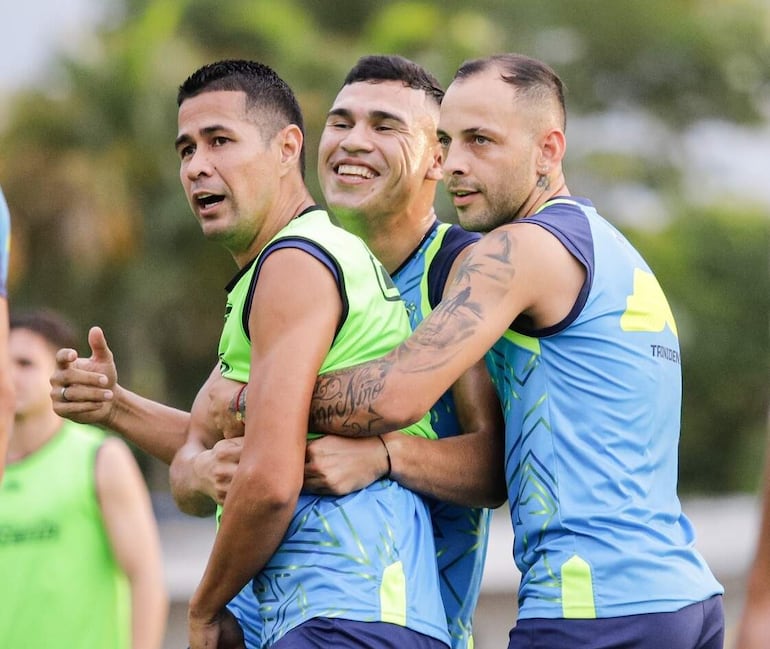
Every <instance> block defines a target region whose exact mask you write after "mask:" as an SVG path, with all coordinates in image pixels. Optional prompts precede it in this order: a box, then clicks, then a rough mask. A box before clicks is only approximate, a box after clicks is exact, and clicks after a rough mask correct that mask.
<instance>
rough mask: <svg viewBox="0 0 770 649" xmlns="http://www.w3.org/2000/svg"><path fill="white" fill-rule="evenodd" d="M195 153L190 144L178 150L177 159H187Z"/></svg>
mask: <svg viewBox="0 0 770 649" xmlns="http://www.w3.org/2000/svg"><path fill="white" fill-rule="evenodd" d="M194 151H195V147H194V146H192V145H191V144H188V145H187V146H183V147H181V148H180V149H179V157H180V158H187V157H188V156H191V155H192V154H193V153H194Z"/></svg>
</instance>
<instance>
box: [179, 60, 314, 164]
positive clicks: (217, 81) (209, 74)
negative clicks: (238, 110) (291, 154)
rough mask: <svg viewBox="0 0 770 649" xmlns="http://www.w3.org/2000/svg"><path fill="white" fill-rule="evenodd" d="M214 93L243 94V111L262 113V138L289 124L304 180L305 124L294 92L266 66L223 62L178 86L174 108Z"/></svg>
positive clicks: (208, 67)
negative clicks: (295, 133)
mask: <svg viewBox="0 0 770 649" xmlns="http://www.w3.org/2000/svg"><path fill="white" fill-rule="evenodd" d="M216 90H233V91H241V92H244V93H245V94H246V108H247V109H248V110H251V109H254V108H258V109H259V110H260V111H262V113H263V118H264V121H263V124H264V126H265V128H266V129H267V130H266V133H265V134H266V136H267V137H269V138H272V137H273V136H274V135H275V134H276V133H278V131H280V130H281V129H282V128H284V127H285V126H288V125H289V124H296V125H297V126H298V127H299V129H300V131H302V136H303V141H302V151H301V152H300V160H299V165H300V171H301V173H302V177H303V178H304V176H305V142H304V136H305V121H304V118H303V117H302V109H301V108H300V107H299V103H298V102H297V98H296V97H295V95H294V91H293V90H292V89H291V88H290V87H289V84H287V83H286V82H285V81H284V80H283V79H282V78H281V77H279V76H278V74H277V73H276V72H275V70H273V69H272V68H271V67H270V66H267V65H265V64H264V63H258V62H257V61H246V60H242V59H227V60H223V61H217V62H216V63H209V64H207V65H204V66H203V67H201V68H198V69H197V70H196V71H195V72H193V73H192V74H191V75H190V76H189V77H187V79H186V80H185V81H184V83H182V85H181V86H179V91H178V93H177V97H176V103H177V106H181V105H182V102H184V101H185V99H190V98H191V97H195V96H196V95H199V94H201V93H204V92H213V91H216Z"/></svg>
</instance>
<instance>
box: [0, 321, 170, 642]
mask: <svg viewBox="0 0 770 649" xmlns="http://www.w3.org/2000/svg"><path fill="white" fill-rule="evenodd" d="M76 342H77V340H76V338H75V336H74V333H73V330H72V328H71V326H70V325H69V323H68V322H67V321H66V320H64V319H63V318H62V317H61V316H60V315H59V314H56V313H54V312H52V311H48V310H38V311H30V312H21V313H18V314H17V313H14V314H13V315H12V317H11V321H10V334H9V350H10V358H11V377H12V380H13V383H14V387H15V393H16V401H15V417H14V423H13V429H12V431H11V436H10V442H9V446H8V456H7V460H6V466H5V469H6V475H5V478H4V480H3V482H2V484H1V485H0V530H1V533H0V584H2V588H1V589H0V638H1V639H2V640H1V641H0V642H1V643H2V645H3V647H8V648H9V649H21V648H22V647H34V648H35V649H38V648H43V647H73V648H74V647H77V648H78V649H160V648H161V646H162V642H163V637H164V633H165V628H166V619H167V615H168V599H167V594H166V590H165V584H164V575H163V565H162V556H161V547H160V539H159V535H158V529H157V525H156V521H155V518H154V516H153V512H152V506H151V503H150V496H149V493H148V491H147V487H146V485H145V483H144V479H143V477H142V474H141V472H140V470H139V467H138V465H137V463H136V460H135V459H134V456H133V455H132V454H131V451H130V450H129V449H128V447H127V446H126V444H125V443H124V442H123V441H122V440H120V439H117V438H114V437H107V436H106V435H105V434H104V433H103V432H102V431H101V430H99V429H97V428H95V427H93V426H87V425H83V424H78V423H74V422H71V421H68V420H65V419H62V418H61V417H59V416H58V415H57V414H56V413H55V412H54V411H53V408H52V405H51V397H50V385H49V378H50V376H51V374H52V373H53V371H54V369H55V367H56V361H55V357H56V352H57V350H58V349H59V348H60V347H75V346H76ZM63 392H64V394H63V397H64V398H66V389H64V390H63Z"/></svg>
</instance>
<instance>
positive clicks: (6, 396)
mask: <svg viewBox="0 0 770 649" xmlns="http://www.w3.org/2000/svg"><path fill="white" fill-rule="evenodd" d="M10 250H11V216H10V214H9V213H8V205H6V202H5V197H4V196H3V190H2V189H0V480H2V479H3V470H4V469H5V451H6V448H7V446H8V438H9V437H10V436H11V426H12V425H13V383H12V382H11V371H10V361H9V359H8V286H7V280H8V256H9V253H10Z"/></svg>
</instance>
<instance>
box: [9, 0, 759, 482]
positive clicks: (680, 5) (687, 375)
mask: <svg viewBox="0 0 770 649" xmlns="http://www.w3.org/2000/svg"><path fill="white" fill-rule="evenodd" d="M102 8H103V18H101V19H100V21H99V23H98V25H97V26H96V27H95V28H94V31H93V33H92V34H90V35H89V38H88V39H87V44H86V43H85V42H84V44H83V46H82V47H77V46H74V47H73V46H69V47H67V49H66V53H64V52H60V53H59V54H58V55H57V57H56V59H55V61H54V62H53V64H52V65H51V66H50V69H48V70H47V73H46V75H45V77H44V79H43V81H41V82H39V83H35V84H34V85H29V86H24V87H21V88H20V89H18V90H14V91H13V92H12V93H6V94H4V96H2V98H0V151H2V155H0V185H2V187H3V189H4V191H5V194H6V197H7V200H8V203H9V205H10V207H11V211H12V215H13V243H12V255H11V273H10V298H11V305H12V308H21V307H26V306H33V305H47V306H51V307H55V308H58V309H61V310H63V311H64V312H66V313H67V314H68V315H69V316H71V317H72V318H73V319H74V320H75V321H76V322H77V323H78V324H79V325H81V327H82V329H83V332H84V339H83V346H82V349H81V351H82V352H83V353H87V351H88V348H87V345H86V342H85V331H86V330H87V327H88V326H89V325H91V324H100V325H101V326H103V328H104V329H105V331H106V333H107V338H108V340H109V341H110V343H111V345H112V347H113V350H114V351H115V354H116V358H117V360H118V369H119V373H120V380H121V382H122V383H123V384H124V385H126V386H127V387H130V388H132V389H134V390H137V391H139V392H141V393H143V394H145V395H147V396H151V397H153V398H156V399H160V400H163V401H166V402H167V403H170V404H172V405H175V406H178V407H181V408H185V409H187V408H189V406H190V404H191V402H192V398H193V396H194V394H195V392H196V391H197V388H198V387H199V386H200V384H201V383H202V381H203V380H204V378H205V377H206V376H207V374H208V372H209V371H210V369H211V367H212V366H213V364H214V362H215V361H216V343H217V340H218V335H219V331H220V326H221V324H222V314H223V309H222V307H223V305H224V291H223V289H224V286H225V284H226V283H227V281H228V280H229V279H230V277H231V276H232V274H233V273H234V271H235V266H234V263H233V261H232V259H231V258H230V257H229V255H228V253H227V252H225V251H224V250H223V249H220V248H218V247H217V246H215V245H213V244H211V243H207V242H206V241H205V240H204V239H203V237H202V236H201V234H200V231H199V228H198V226H197V225H196V223H195V220H194V218H193V216H192V215H191V213H190V211H189V208H188V206H187V204H186V202H185V199H184V196H183V193H182V190H181V186H180V184H179V180H178V173H177V172H178V161H177V158H176V155H175V152H174V147H173V141H174V137H175V135H176V104H175V95H176V89H177V86H178V85H179V83H181V81H183V80H184V78H185V77H186V76H187V75H188V74H189V73H190V72H192V71H193V70H194V69H195V68H197V67H198V66H199V65H201V64H203V63H206V62H210V61H213V60H216V59H220V58H229V57H238V58H252V59H257V60H261V61H263V62H265V63H267V64H269V65H271V66H273V67H275V68H276V69H277V71H278V72H279V74H281V75H282V76H283V77H284V78H285V79H286V80H287V81H288V82H289V83H290V84H291V85H292V87H293V88H294V89H295V91H296V92H297V95H298V97H299V100H300V103H301V105H302V107H303V109H304V111H305V116H306V122H307V124H306V126H307V134H308V138H307V139H308V142H307V146H308V162H309V165H308V183H309V185H310V187H311V189H312V190H313V192H314V194H315V195H316V197H317V198H318V199H319V202H320V199H321V195H320V191H319V190H318V183H317V180H316V177H315V156H316V144H317V140H318V136H319V133H320V130H321V127H322V124H323V122H324V119H325V113H326V110H327V109H328V107H329V106H330V104H331V101H332V99H333V97H334V95H335V94H336V92H337V90H338V88H339V84H340V82H341V80H342V78H343V77H344V75H345V73H346V72H347V70H348V69H349V68H350V67H351V66H352V65H353V63H354V62H355V61H356V59H357V58H358V57H359V56H360V55H362V54H367V53H399V54H402V55H405V56H407V57H410V58H412V59H414V60H416V61H418V62H420V63H422V64H424V65H425V66H427V67H428V68H430V69H431V70H432V71H433V72H434V73H435V74H436V76H437V77H438V78H439V79H440V80H441V81H442V83H444V84H447V83H449V81H450V80H451V77H452V74H453V72H454V70H455V69H456V68H457V66H458V65H459V64H460V63H461V62H462V61H463V60H465V59H467V58H472V57H476V56H482V55H485V54H490V53H494V52H502V51H518V52H523V53H526V54H529V55H532V56H536V57H538V58H542V59H543V60H545V61H547V62H549V63H550V64H551V65H553V66H554V67H555V68H556V70H557V71H558V72H559V73H560V75H561V76H562V78H563V79H564V81H565V82H566V84H567V87H568V96H567V101H568V110H569V115H570V116H569V125H568V129H567V138H568V153H567V159H566V164H565V169H566V175H567V180H568V184H569V186H570V189H571V190H572V192H573V193H575V194H578V195H585V196H588V197H589V198H591V199H592V200H593V202H594V203H595V204H596V205H597V207H598V209H599V211H600V213H602V214H603V215H604V216H606V217H607V218H609V219H610V220H611V221H613V222H614V223H615V224H616V225H617V226H618V227H620V228H621V229H622V230H623V231H624V232H625V233H626V234H627V235H628V236H629V237H630V239H631V240H632V241H633V242H634V243H636V244H637V245H638V247H639V248H640V249H641V251H642V252H643V254H645V256H646V257H647V259H648V261H649V262H650V263H651V265H652V267H653V269H655V271H656V273H657V275H658V277H659V280H660V282H661V284H662V286H663V288H664V290H665V291H666V292H667V294H668V296H669V299H670V301H671V304H672V308H673V311H674V314H675V316H676V318H677V322H678V325H679V332H680V337H681V346H682V356H683V368H684V414H683V431H682V441H681V460H680V466H681V490H682V492H683V493H684V494H709V493H726V492H735V491H755V489H756V487H757V483H758V477H759V473H760V467H761V462H762V456H763V452H764V441H765V431H766V426H767V416H768V396H769V394H770V390H769V388H768V377H769V376H770V363H769V361H770V335H769V333H770V263H769V257H770V255H769V254H768V251H769V250H770V227H769V226H770V6H769V5H768V3H767V2H766V0H645V1H644V2H642V1H641V0H540V1H538V2H523V1H519V0H477V1H476V2H473V3H469V2H467V1H465V0H435V1H431V0H422V1H420V0H415V1H408V0H405V1H399V2H387V1H383V0H333V1H332V0H328V1H327V0H276V1H270V0H222V1H220V2H216V3H215V2H210V1H207V0H103V3H102ZM86 45H87V46H86ZM2 48H3V46H2V44H0V50H2ZM2 55H3V56H11V57H12V56H13V52H7V51H6V52H2ZM255 182H259V179H255ZM439 211H440V213H441V215H442V217H443V218H444V219H445V220H453V218H454V215H453V211H452V209H451V208H450V207H449V204H448V202H447V201H446V198H445V197H444V196H443V194H442V196H441V197H440V198H439ZM138 455H139V457H140V460H142V462H143V466H144V468H145V471H146V474H147V476H148V479H149V481H150V484H151V486H152V487H153V488H157V489H164V488H165V484H166V472H165V469H163V468H162V467H159V466H157V465H156V464H155V463H154V462H152V461H150V460H149V459H148V458H146V457H144V456H142V455H141V454H139V453H138Z"/></svg>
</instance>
